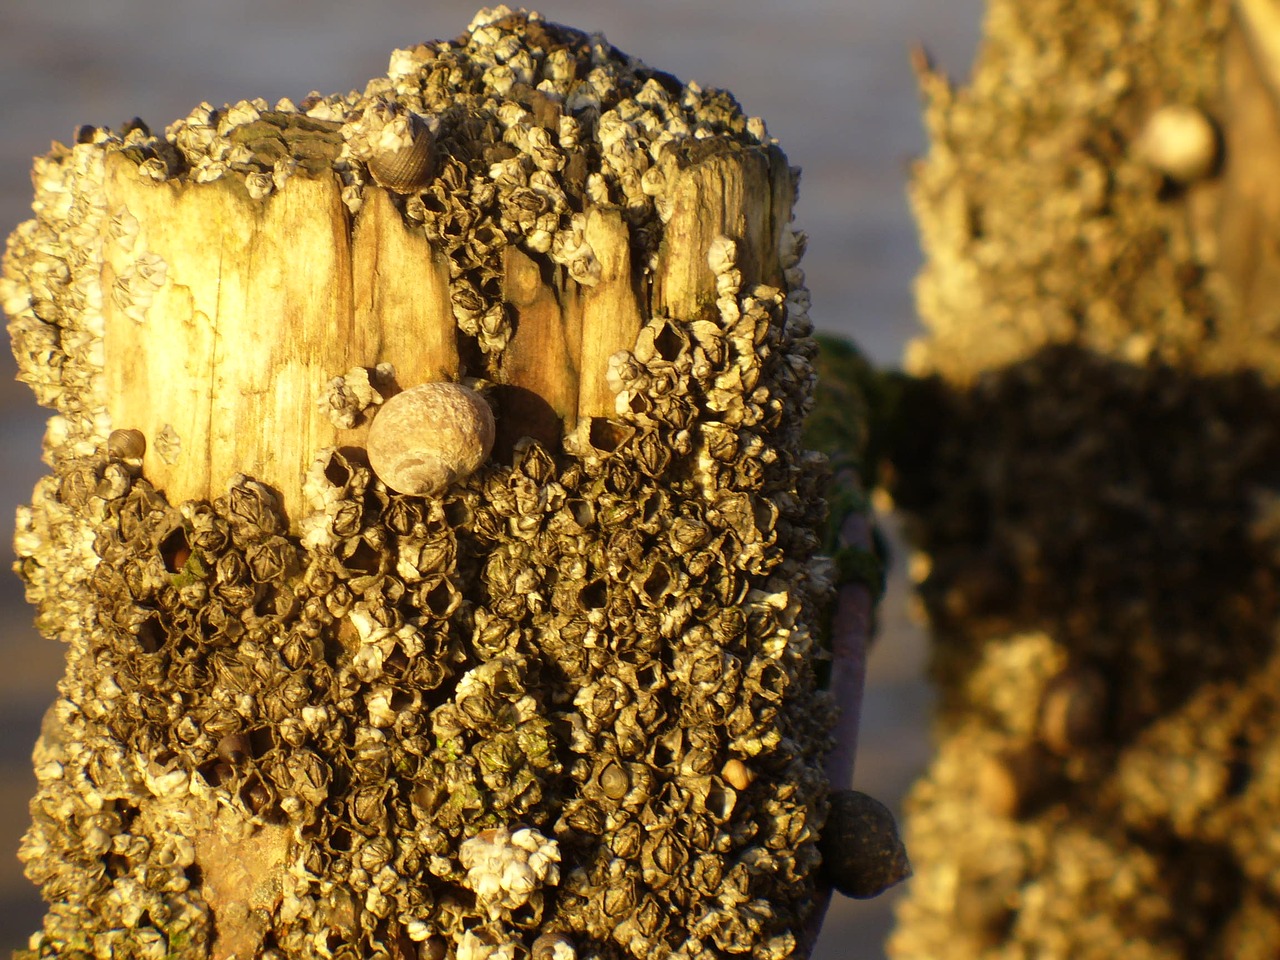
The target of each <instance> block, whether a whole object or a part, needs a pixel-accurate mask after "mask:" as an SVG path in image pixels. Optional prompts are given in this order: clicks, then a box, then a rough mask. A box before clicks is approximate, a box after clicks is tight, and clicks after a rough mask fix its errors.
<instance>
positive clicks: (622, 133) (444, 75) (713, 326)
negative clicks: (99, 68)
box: [3, 7, 904, 960]
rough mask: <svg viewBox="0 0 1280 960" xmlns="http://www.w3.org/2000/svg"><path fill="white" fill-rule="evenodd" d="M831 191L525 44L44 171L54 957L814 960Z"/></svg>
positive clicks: (563, 54) (570, 60)
mask: <svg viewBox="0 0 1280 960" xmlns="http://www.w3.org/2000/svg"><path fill="white" fill-rule="evenodd" d="M795 178H796V173H795V171H794V170H792V169H791V168H789V167H788V165H787V162H786V159H785V157H784V155H783V154H782V152H781V151H780V150H779V149H778V147H777V146H776V145H775V143H774V141H773V140H771V139H770V138H769V137H768V135H767V133H766V132H765V129H764V126H763V124H762V123H761V122H760V121H759V120H756V119H754V118H747V117H745V116H743V115H742V113H741V111H740V109H739V108H738V105H737V104H736V102H734V100H733V99H732V98H731V97H730V96H729V95H728V94H726V93H723V92H720V91H712V90H708V91H704V90H702V89H700V88H699V87H697V86H696V85H694V84H687V85H686V84H682V83H680V82H679V81H676V80H675V79H674V78H672V77H670V76H667V75H665V74H662V73H658V72H656V71H653V70H650V69H649V68H647V67H645V66H644V65H643V64H641V63H639V62H638V61H636V60H634V59H630V58H628V57H626V56H624V55H622V54H620V53H619V52H618V51H616V50H615V49H613V48H612V47H610V46H609V45H608V44H607V43H606V42H605V41H604V40H603V38H601V37H598V36H594V37H593V36H588V35H586V34H583V33H580V32H578V31H575V30H570V29H566V28H564V27H560V26H556V25H553V24H549V23H546V22H544V21H542V20H541V19H540V18H538V17H537V16H536V15H535V14H527V15H526V14H524V13H515V14H513V13H511V12H510V11H509V10H507V9H506V8H502V7H500V8H497V9H495V10H486V11H482V12H481V14H480V15H478V16H477V18H476V20H475V21H474V22H473V23H472V25H471V27H470V29H469V30H468V32H467V33H466V34H464V35H463V36H461V37H460V38H459V39H457V40H456V41H452V42H438V43H431V44H423V45H420V46H417V47H414V48H412V49H406V50H398V51H396V52H395V54H394V55H393V57H392V60H391V68H390V71H389V75H388V76H387V77H385V78H381V79H378V80H374V81H372V82H371V83H370V84H369V85H368V87H367V88H366V89H365V90H364V91H363V92H358V93H352V94H350V95H347V96H332V97H323V96H320V95H313V96H310V97H308V98H307V99H306V100H304V101H303V102H302V103H300V104H296V105H295V104H293V103H290V102H287V101H282V102H280V103H278V104H276V105H275V106H270V105H268V104H267V103H265V102H262V101H255V102H242V103H239V104H236V105H234V106H230V107H227V108H225V109H213V108H210V107H209V106H208V105H202V106H201V107H200V108H198V109H197V110H196V111H194V112H193V113H192V114H191V115H190V116H189V117H187V118H186V119H184V120H180V121H178V122H177V123H175V124H173V125H172V126H170V127H169V128H168V129H167V130H166V131H165V132H164V133H163V134H162V135H161V134H158V133H153V132H152V131H150V130H149V129H148V128H147V127H146V126H144V125H143V124H142V123H141V122H137V123H134V124H132V125H130V126H128V127H127V128H126V129H125V130H122V131H111V130H107V129H86V130H83V131H81V133H80V135H79V137H78V138H77V143H76V144H75V145H73V146H71V147H69V148H68V147H60V146H59V147H55V149H54V151H53V152H52V153H51V154H50V155H48V156H47V157H44V158H42V159H41V160H39V161H37V164H36V170H35V185H36V201H35V213H36V216H35V218H34V219H33V220H31V221H29V222H27V223H25V224H23V225H22V226H20V227H19V228H18V230H17V231H16V232H15V233H14V234H13V236H12V237H11V238H10V242H9V250H8V254H7V258H6V260H5V270H4V288H3V301H4V306H5V309H6V311H7V312H8V313H9V315H10V317H11V322H10V331H11V333H12V336H13V341H14V349H15V352H16V354H17V356H18V359H19V363H20V367H21V377H22V379H24V380H25V381H26V382H27V383H29V384H30V385H31V386H32V388H33V389H34V390H35V392H36V396H37V399H38V400H39V401H40V402H41V403H44V404H47V405H50V406H53V407H55V408H56V410H57V414H56V416H54V417H53V418H52V419H51V421H50V425H49V431H48V435H47V438H46V443H45V455H46V459H47V460H48V462H49V464H50V466H51V467H52V468H53V473H52V474H51V475H50V476H48V477H47V478H45V479H44V480H42V481H41V483H40V484H39V486H38V488H37V489H36V492H35V496H34V501H33V504H32V506H31V507H30V508H27V509H24V510H23V511H22V513H21V515H20V524H19V533H18V552H19V555H20V562H19V568H20V572H21V574H22V576H23V578H24V580H25V582H26V584H27V589H28V595H29V598H30V599H31V601H32V602H33V603H35V604H36V606H37V608H38V611H39V615H38V616H39V623H40V626H41V629H42V630H43V631H44V632H45V633H46V634H48V635H50V636H54V637H57V638H59V639H61V640H62V641H64V642H65V643H66V644H67V649H68V671H67V676H66V679H65V680H64V682H63V684H62V686H61V687H60V691H59V693H60V697H59V699H58V701H57V703H56V704H55V705H54V707H53V709H52V710H51V712H50V714H49V717H48V721H47V723H46V730H45V733H44V736H43V738H42V740H41V743H40V745H39V747H38V748H37V754H36V762H37V774H38V778H39V782H40V791H39V795H38V796H37V797H36V799H35V801H34V802H33V804H32V812H33V819H34V822H33V825H32V828H31V830H30V831H29V833H28V834H27V837H26V839H25V841H24V847H23V857H24V859H25V861H26V864H27V871H28V874H29V875H30V876H31V877H32V878H33V879H34V880H35V881H36V882H38V883H39V884H40V885H41V887H42V889H43V892H44V894H45V897H46V899H47V900H48V901H49V903H50V909H49V913H48V915H47V916H46V917H45V921H44V925H43V929H42V931H41V932H40V933H39V934H37V935H36V936H35V937H34V938H33V942H32V947H31V954H32V955H33V956H40V957H52V956H60V957H88V956H98V957H102V956H115V957H140V958H142V957H145V958H156V960H159V958H163V957H175V958H177V957H181V958H187V957H206V956H207V957H213V958H217V960H230V958H232V957H235V958H238V960H246V958H249V957H271V958H295V957H296V958H302V957H324V958H330V957H344V958H355V957H394V958H407V957H415V958H416V957H420V958H423V960H428V958H429V960H442V958H445V957H456V958H457V960H481V958H494V960H498V958H505V960H515V958H522V957H533V958H535V960H566V958H572V957H575V956H576V957H580V958H587V957H599V958H624V957H649V956H654V957H688V958H693V957H711V956H719V955H722V954H734V955H749V956H753V957H757V958H761V960H765V958H782V957H790V956H801V955H803V954H804V953H805V952H807V949H806V944H805V942H804V941H805V937H806V930H808V929H810V928H812V927H813V925H814V923H815V922H816V920H817V919H818V915H819V914H820V911H819V910H818V909H817V907H816V904H817V901H818V896H819V892H820V890H821V889H822V888H823V887H824V885H825V882H826V881H825V880H823V879H821V878H820V877H819V873H818V869H819V861H820V857H819V854H818V847H817V840H818V831H819V830H820V829H821V828H822V826H823V823H824V820H825V819H826V817H827V811H828V792H829V784H828V778H827V775H826V773H825V772H824V759H825V757H826V755H827V753H828V751H829V748H830V746H831V731H832V724H833V718H834V716H835V712H834V705H833V703H832V702H831V697H830V695H828V694H827V693H826V692H824V690H823V689H822V688H821V686H820V684H819V673H820V672H821V673H823V674H825V673H826V671H827V669H828V668H827V666H826V662H825V661H826V659H827V658H826V656H825V654H824V653H823V649H822V644H821V642H820V639H819V637H818V635H817V632H818V631H817V628H818V625H819V623H820V621H821V620H822V618H823V616H824V613H823V611H824V610H825V608H826V607H827V605H828V604H829V602H830V600H831V597H832V593H833V588H834V583H833V574H832V567H831V565H830V563H829V562H828V561H826V560H824V559H823V558H822V557H821V556H820V555H819V534H818V529H819V526H820V524H821V523H822V522H823V519H824V510H825V507H824V501H823V487H824V482H825V468H824V460H823V458H822V457H821V456H819V455H816V454H812V453H808V452H806V451H805V450H804V449H803V446H802V443H801V438H800V428H801V421H802V418H803V416H804V414H805V413H806V412H807V410H808V408H809V406H810V403H811V391H812V380H813V376H812V367H811V360H812V358H813V354H814V344H813V341H812V340H811V339H810V337H809V333H810V329H811V327H810V323H809V320H808V317H807V306H808V295H807V293H806V291H805V288H804V279H803V273H802V272H801V271H800V269H799V267H798V265H797V264H798V260H799V257H800V253H801V251H802V248H803V237H802V235H800V234H798V233H797V232H796V231H795V230H794V229H793V228H792V226H791V223H790V221H791V206H792V203H793V200H794V197H795V188H796V180H795ZM428 385H429V386H428ZM380 411H381V412H380ZM371 424H372V426H371ZM366 450H367V453H368V455H367V456H366ZM851 596H853V597H854V598H855V600H856V602H855V603H854V608H855V614H858V616H861V617H862V618H863V619H865V613H866V610H865V607H866V606H867V605H868V604H869V600H868V599H867V597H866V594H865V592H863V593H860V594H859V593H856V592H855V593H854V594H851ZM859 604H861V606H859ZM858 616H855V617H854V618H853V619H854V620H857V619H858ZM843 669H845V668H844V667H843V666H840V665H837V668H836V673H837V675H839V674H840V671H841V670H843ZM842 682H844V681H842ZM854 719H856V718H854ZM855 859H856V858H855ZM891 859H892V858H891ZM894 863H895V864H896V866H897V867H898V870H899V875H900V873H901V869H902V868H903V866H904V864H903V863H901V862H900V861H894ZM856 866H857V865H856V864H854V868H856ZM887 879H896V877H889V878H887Z"/></svg>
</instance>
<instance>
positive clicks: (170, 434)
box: [155, 423, 182, 466]
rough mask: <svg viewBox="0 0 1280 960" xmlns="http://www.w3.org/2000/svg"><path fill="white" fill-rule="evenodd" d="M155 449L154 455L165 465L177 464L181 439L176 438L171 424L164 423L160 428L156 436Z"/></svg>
mask: <svg viewBox="0 0 1280 960" xmlns="http://www.w3.org/2000/svg"><path fill="white" fill-rule="evenodd" d="M155 448H156V453H157V454H158V455H159V457H160V459H161V460H163V461H164V462H165V463H167V464H169V465H170V466H172V465H173V464H175V463H177V462H178V457H179V455H181V453H182V438H181V437H180V436H178V431H177V430H175V429H174V428H173V424H171V423H166V424H165V425H164V426H163V427H161V428H160V432H159V433H157V434H156V443H155Z"/></svg>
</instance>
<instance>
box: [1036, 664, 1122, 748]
mask: <svg viewBox="0 0 1280 960" xmlns="http://www.w3.org/2000/svg"><path fill="white" fill-rule="evenodd" d="M1110 699H1111V697H1110V690H1109V689H1108V685H1107V680H1106V677H1104V676H1103V675H1102V673H1101V672H1099V671H1098V670H1097V669H1095V668H1093V667H1089V666H1084V665H1080V666H1076V667H1073V668H1070V669H1067V670H1064V671H1063V672H1062V673H1060V674H1058V675H1057V676H1056V677H1054V678H1053V679H1052V680H1050V681H1049V682H1048V684H1046V686H1045V690H1044V693H1043V695H1042V696H1041V699H1040V721H1039V733H1040V741H1041V742H1042V743H1043V744H1044V745H1045V746H1046V747H1048V748H1049V749H1050V750H1052V751H1053V752H1054V753H1056V754H1058V755H1059V756H1067V755H1068V754H1070V753H1073V752H1074V751H1076V750H1078V749H1080V748H1082V747H1087V746H1090V745H1091V744H1094V743H1096V742H1097V741H1099V740H1101V739H1102V737H1103V734H1104V733H1105V732H1106V721H1107V711H1108V707H1109V702H1110Z"/></svg>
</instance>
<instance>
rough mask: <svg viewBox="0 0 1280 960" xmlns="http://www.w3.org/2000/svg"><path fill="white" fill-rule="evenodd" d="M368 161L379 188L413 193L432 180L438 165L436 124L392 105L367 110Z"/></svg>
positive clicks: (366, 148) (366, 153)
mask: <svg viewBox="0 0 1280 960" xmlns="http://www.w3.org/2000/svg"><path fill="white" fill-rule="evenodd" d="M363 121H364V125H365V128H364V132H363V135H364V137H366V138H367V140H366V146H364V148H363V150H361V151H359V152H360V153H363V154H364V156H365V157H366V162H367V164H368V167H369V174H370V175H371V176H372V177H373V179H374V182H375V183H377V184H378V185H379V186H383V187H386V188H387V189H388V190H394V191H395V192H397V193H412V192H414V191H415V190H418V189H421V188H422V187H424V186H425V185H426V184H427V182H428V181H429V180H430V179H431V173H432V168H433V166H434V164H435V133H434V132H433V129H432V124H431V123H429V122H428V121H427V119H426V118H424V117H421V116H419V115H418V114H416V113H411V112H406V111H403V110H400V109H398V108H395V107H392V106H391V105H388V104H375V105H374V106H371V107H369V108H368V109H366V110H365V113H364V117H363Z"/></svg>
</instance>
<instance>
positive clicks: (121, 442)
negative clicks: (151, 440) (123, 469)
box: [107, 430, 147, 460]
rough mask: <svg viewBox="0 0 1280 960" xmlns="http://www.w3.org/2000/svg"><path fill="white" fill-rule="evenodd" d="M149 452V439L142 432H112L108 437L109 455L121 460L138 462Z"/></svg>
mask: <svg viewBox="0 0 1280 960" xmlns="http://www.w3.org/2000/svg"><path fill="white" fill-rule="evenodd" d="M146 452H147V438H146V437H145V436H143V433H142V431H141V430H112V431H111V434H110V435H109V436H108V437H107V453H109V454H110V455H111V456H113V457H117V458H119V459H121V460H137V459H138V458H139V457H141V456H142V455H143V454H144V453H146Z"/></svg>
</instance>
